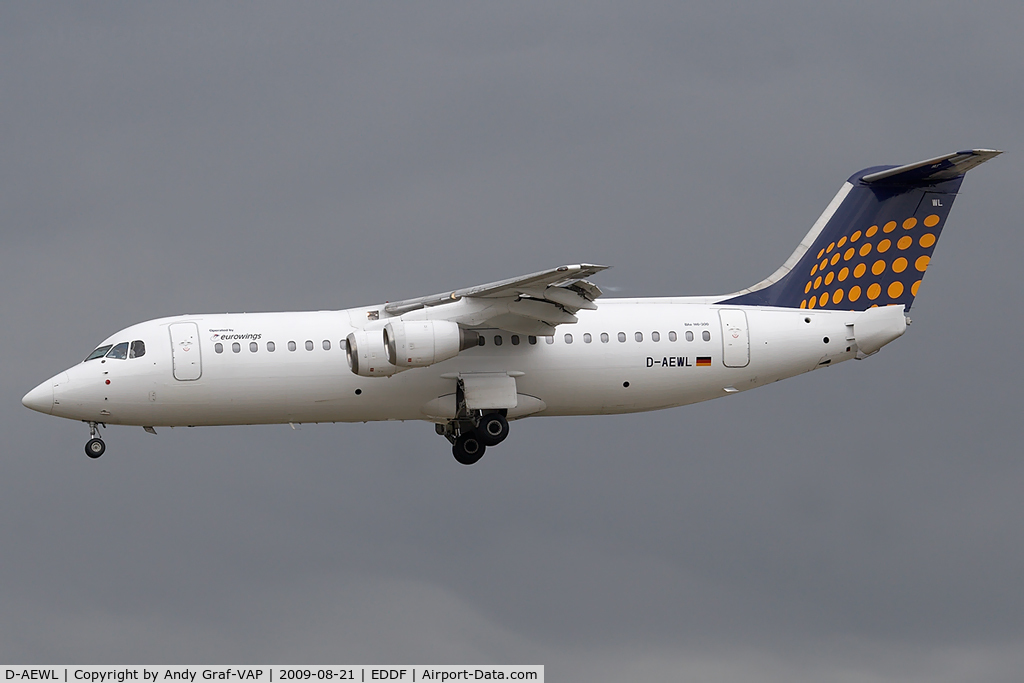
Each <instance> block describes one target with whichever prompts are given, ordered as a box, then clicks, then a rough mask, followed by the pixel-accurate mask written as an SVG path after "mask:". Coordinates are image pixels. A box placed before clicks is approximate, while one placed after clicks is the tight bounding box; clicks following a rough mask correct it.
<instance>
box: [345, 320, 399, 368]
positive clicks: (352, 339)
mask: <svg viewBox="0 0 1024 683" xmlns="http://www.w3.org/2000/svg"><path fill="white" fill-rule="evenodd" d="M346 341H347V342H348V344H347V348H346V349H345V359H346V360H347V361H348V367H349V368H350V369H351V370H352V372H354V373H355V374H357V375H359V376H360V377H390V376H391V375H393V374H395V373H396V372H401V370H402V368H397V367H395V366H394V364H393V363H389V362H388V357H387V349H386V348H385V346H384V338H383V336H382V335H381V331H380V330H373V331H367V330H356V331H354V332H352V333H351V334H350V335H348V337H347V338H346Z"/></svg>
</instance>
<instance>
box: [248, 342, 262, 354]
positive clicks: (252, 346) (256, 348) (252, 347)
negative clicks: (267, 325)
mask: <svg viewBox="0 0 1024 683" xmlns="http://www.w3.org/2000/svg"><path fill="white" fill-rule="evenodd" d="M249 350H250V351H252V352H253V353H256V352H257V351H259V350H260V345H259V344H257V343H256V342H249Z"/></svg>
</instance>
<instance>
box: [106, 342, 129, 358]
mask: <svg viewBox="0 0 1024 683" xmlns="http://www.w3.org/2000/svg"><path fill="white" fill-rule="evenodd" d="M127 357H128V342H121V343H120V344H117V345H115V346H114V348H112V349H110V351H107V358H115V359H117V360H124V359H125V358H127Z"/></svg>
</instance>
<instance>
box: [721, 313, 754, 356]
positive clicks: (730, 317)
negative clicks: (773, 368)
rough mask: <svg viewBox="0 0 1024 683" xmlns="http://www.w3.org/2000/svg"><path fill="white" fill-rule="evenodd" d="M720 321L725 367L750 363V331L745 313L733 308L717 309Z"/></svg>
mask: <svg viewBox="0 0 1024 683" xmlns="http://www.w3.org/2000/svg"><path fill="white" fill-rule="evenodd" d="M718 318H719V320H721V321H722V362H723V363H725V367H727V368H745V367H747V366H748V365H749V364H750V331H749V330H748V329H747V314H746V313H744V312H743V311H740V310H737V309H734V308H723V309H721V310H720V311H718Z"/></svg>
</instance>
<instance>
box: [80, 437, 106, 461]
mask: <svg viewBox="0 0 1024 683" xmlns="http://www.w3.org/2000/svg"><path fill="white" fill-rule="evenodd" d="M106 450H107V445H106V444H105V443H103V439H89V440H88V441H87V442H86V443H85V454H86V455H88V456H89V457H90V458H93V459H95V458H98V457H100V456H101V455H103V452H104V451H106Z"/></svg>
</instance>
